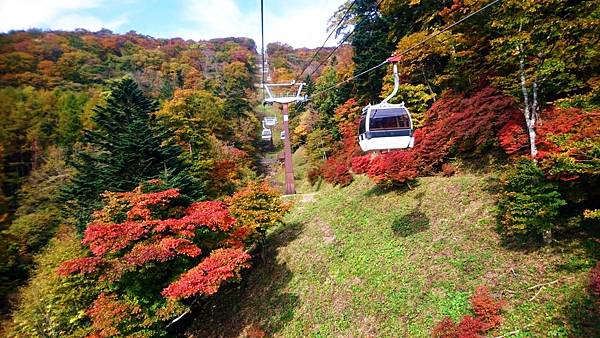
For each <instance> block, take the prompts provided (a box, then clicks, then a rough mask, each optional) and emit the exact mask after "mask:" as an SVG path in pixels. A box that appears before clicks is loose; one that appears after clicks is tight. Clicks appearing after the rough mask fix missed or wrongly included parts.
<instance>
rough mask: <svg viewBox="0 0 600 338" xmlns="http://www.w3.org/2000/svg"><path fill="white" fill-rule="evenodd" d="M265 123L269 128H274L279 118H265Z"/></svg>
mask: <svg viewBox="0 0 600 338" xmlns="http://www.w3.org/2000/svg"><path fill="white" fill-rule="evenodd" d="M263 123H264V125H266V126H267V127H273V126H275V125H277V117H276V116H273V117H265V118H263Z"/></svg>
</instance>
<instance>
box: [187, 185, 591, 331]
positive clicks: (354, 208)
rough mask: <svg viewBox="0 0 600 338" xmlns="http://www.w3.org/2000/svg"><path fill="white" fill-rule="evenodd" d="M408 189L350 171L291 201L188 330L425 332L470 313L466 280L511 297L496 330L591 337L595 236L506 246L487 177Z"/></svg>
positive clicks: (469, 285) (470, 285)
mask: <svg viewBox="0 0 600 338" xmlns="http://www.w3.org/2000/svg"><path fill="white" fill-rule="evenodd" d="M412 188H413V189H412V190H410V191H407V192H391V193H383V192H380V191H378V190H377V189H375V188H374V187H373V185H372V183H370V181H369V180H368V179H366V178H358V180H357V181H356V182H354V183H353V184H352V185H350V186H349V187H347V188H343V189H341V188H334V189H327V190H326V191H323V192H321V193H319V195H317V197H316V201H314V202H305V203H301V202H299V203H298V204H297V206H296V207H295V209H294V211H293V212H292V213H291V214H290V216H289V217H288V224H287V225H286V226H285V227H283V228H281V229H277V230H276V231H275V232H273V233H272V234H270V236H269V240H268V242H267V247H266V253H267V254H266V256H265V257H266V258H265V261H264V262H258V263H257V264H256V266H255V268H254V269H253V270H252V271H251V272H249V274H248V276H246V277H245V280H244V282H243V284H242V285H241V286H240V287H238V288H237V289H232V290H229V291H228V292H227V293H226V294H225V295H223V296H222V297H221V298H219V299H215V300H214V303H212V305H208V306H207V307H206V308H205V310H204V311H209V310H208V309H210V312H207V313H204V314H199V315H198V317H197V318H198V319H197V320H196V322H195V323H194V324H193V327H192V328H191V330H190V333H192V334H193V335H195V336H238V335H240V334H242V335H243V334H248V333H251V332H252V331H255V330H257V329H260V330H263V331H265V332H266V333H267V334H269V335H273V336H286V337H288V336H295V337H300V336H322V337H325V336H378V337H380V336H387V337H398V336H410V337H425V336H428V335H429V333H430V331H431V329H432V328H433V327H434V326H435V324H436V323H437V322H438V321H439V320H441V319H442V318H443V317H444V316H451V317H452V318H455V319H457V318H459V317H460V316H461V315H463V314H467V313H468V311H469V308H470V306H469V303H468V298H469V296H470V295H471V294H472V292H473V290H474V289H475V287H476V286H478V285H487V286H488V287H489V288H490V290H491V291H492V293H493V294H494V295H495V296H497V297H501V298H503V299H505V300H506V301H507V303H508V305H507V308H506V310H505V311H504V318H505V320H504V323H503V326H502V328H501V329H500V330H499V331H498V332H494V335H501V334H506V333H508V332H511V331H515V330H519V331H518V332H517V333H516V334H513V335H512V336H516V337H525V336H600V328H599V323H598V321H597V319H596V321H595V322H594V320H593V319H592V317H590V314H589V309H590V307H591V303H590V301H589V299H588V297H587V295H586V293H585V288H586V284H587V276H588V275H587V274H588V271H589V269H590V267H591V266H592V264H593V262H594V258H593V257H591V256H592V255H593V254H594V252H598V251H600V249H599V246H598V244H597V243H596V242H593V241H589V242H585V243H583V242H580V241H579V240H571V241H559V242H557V243H555V244H554V245H552V246H550V247H547V248H542V249H535V250H533V249H532V250H529V251H526V250H517V249H510V248H507V247H505V246H503V245H502V244H501V240H500V238H499V236H498V234H497V233H496V231H495V227H496V221H495V216H494V215H495V205H494V200H493V197H492V195H491V194H490V193H488V192H487V191H486V183H485V178H484V177H478V176H457V177H452V178H441V177H429V178H422V179H420V181H419V184H418V185H417V186H414V187H412ZM596 254H597V253H596ZM596 258H597V257H596ZM544 283H550V284H547V285H543V286H536V285H538V284H544ZM211 317H212V319H211V320H208V319H207V318H211Z"/></svg>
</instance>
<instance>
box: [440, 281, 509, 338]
mask: <svg viewBox="0 0 600 338" xmlns="http://www.w3.org/2000/svg"><path fill="white" fill-rule="evenodd" d="M504 305H505V302H504V301H497V300H495V299H493V298H492V297H491V296H490V294H489V291H488V289H487V288H486V287H485V286H479V287H477V288H476V289H475V293H474V294H473V296H471V306H472V308H473V312H474V313H475V317H473V316H469V315H466V316H463V317H462V319H461V321H460V323H458V325H457V324H456V323H454V321H453V320H452V319H451V318H449V317H446V318H444V319H443V320H442V321H441V322H439V323H438V324H437V325H436V326H435V328H434V329H433V330H432V331H431V335H432V337H434V338H476V337H484V336H485V333H486V332H488V331H489V330H492V329H495V328H498V327H499V326H500V323H501V321H502V317H501V316H500V312H501V311H502V308H503V307H504Z"/></svg>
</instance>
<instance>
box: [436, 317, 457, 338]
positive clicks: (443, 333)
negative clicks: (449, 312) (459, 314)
mask: <svg viewBox="0 0 600 338" xmlns="http://www.w3.org/2000/svg"><path fill="white" fill-rule="evenodd" d="M457 329H458V328H457V326H456V323H454V321H453V320H452V318H450V317H446V318H444V319H442V321H441V322H439V323H438V324H437V325H436V326H435V327H434V328H433V331H431V337H432V338H456V337H458V334H457V333H456V331H457Z"/></svg>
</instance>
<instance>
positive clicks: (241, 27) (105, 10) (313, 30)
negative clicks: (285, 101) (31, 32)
mask: <svg viewBox="0 0 600 338" xmlns="http://www.w3.org/2000/svg"><path fill="white" fill-rule="evenodd" d="M344 2H345V0H264V7H265V42H266V43H269V42H275V41H279V42H284V43H287V44H289V45H291V46H293V47H295V48H300V47H310V48H314V47H319V46H321V44H322V43H323V41H324V40H325V38H326V37H327V26H328V20H329V18H330V17H331V16H332V15H333V13H334V12H335V11H336V9H337V8H338V7H339V6H341V5H342V4H343V3H344ZM29 28H41V29H54V30H74V29H76V28H84V29H87V30H90V31H98V30H100V29H101V28H108V29H110V30H111V31H113V32H115V33H126V32H128V31H131V30H134V31H136V32H138V33H140V34H144V35H150V36H153V37H157V38H174V37H181V38H184V39H193V40H205V39H211V38H220V37H221V38H222V37H230V36H238V37H241V36H243V37H250V38H253V39H254V40H255V41H256V43H257V45H260V0H0V32H7V31H9V30H19V29H29ZM335 44H336V41H335V40H334V39H333V38H332V39H331V40H329V42H328V43H327V45H328V46H333V45H335Z"/></svg>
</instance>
